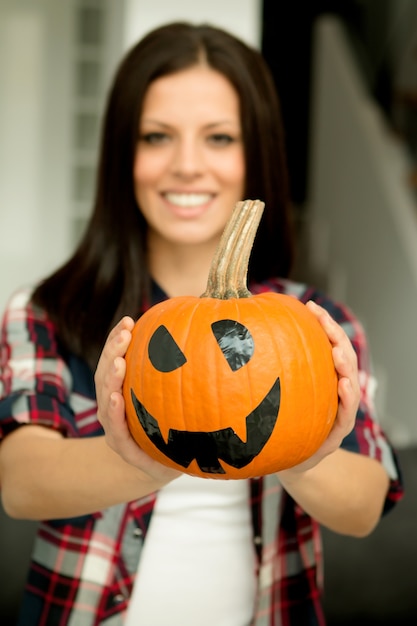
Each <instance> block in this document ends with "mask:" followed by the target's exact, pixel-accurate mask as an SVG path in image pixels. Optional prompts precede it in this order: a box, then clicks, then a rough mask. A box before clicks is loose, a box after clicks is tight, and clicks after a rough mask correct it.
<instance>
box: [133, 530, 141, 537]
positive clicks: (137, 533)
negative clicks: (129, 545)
mask: <svg viewBox="0 0 417 626" xmlns="http://www.w3.org/2000/svg"><path fill="white" fill-rule="evenodd" d="M142 535H143V531H142V529H141V528H135V530H134V531H133V536H134V537H142Z"/></svg>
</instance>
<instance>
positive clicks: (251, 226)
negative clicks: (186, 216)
mask: <svg viewBox="0 0 417 626" xmlns="http://www.w3.org/2000/svg"><path fill="white" fill-rule="evenodd" d="M263 208H264V204H263V203H262V202H260V201H257V200H256V201H249V200H248V201H245V202H240V203H237V205H236V207H235V210H234V212H233V214H232V217H231V219H230V220H229V223H228V225H227V226H226V228H225V231H224V233H223V236H222V239H221V241H220V244H219V247H218V250H217V253H216V255H215V258H214V259H213V264H212V267H211V270H210V275H209V280H208V286H207V290H206V292H205V293H204V294H203V295H202V296H201V297H200V298H197V297H189V296H184V297H176V298H171V299H169V300H166V301H164V302H161V303H159V304H157V305H155V306H153V307H152V308H150V309H149V310H148V311H147V312H146V313H145V314H144V315H143V316H142V317H141V318H140V319H139V320H138V321H137V323H136V325H135V328H134V330H133V337H132V341H131V343H130V346H129V349H128V352H127V354H126V361H127V372H126V378H125V382H124V388H123V393H124V397H125V402H126V415H127V421H128V425H129V428H130V431H131V433H132V436H133V437H134V439H135V440H136V442H137V443H138V445H139V446H140V447H141V448H142V449H143V450H145V451H146V452H147V453H148V454H149V455H150V456H152V457H153V458H155V459H157V460H158V461H160V462H161V463H163V464H165V465H167V466H170V467H174V468H176V469H180V470H182V471H183V472H185V473H188V474H192V475H196V476H203V477H209V478H221V479H228V478H248V477H252V476H260V475H264V474H270V473H272V472H276V471H279V470H282V469H286V468H289V467H292V466H294V465H296V464H298V463H300V462H302V461H304V460H306V459H307V458H308V457H310V456H311V455H312V454H313V453H314V452H315V451H316V450H317V449H318V448H319V447H320V445H321V444H322V443H323V441H324V440H325V439H326V437H327V435H328V433H329V431H330V429H331V427H332V424H333V421H334V418H335V415H336V411H337V403H338V398H337V375H336V372H335V369H334V364H333V359H332V354H331V345H330V343H329V340H328V338H327V336H326V334H325V333H324V331H323V329H322V328H321V326H320V324H319V322H318V321H317V320H316V318H315V317H314V315H313V314H312V313H311V312H310V311H309V310H308V308H307V307H306V306H305V305H304V304H302V303H301V302H299V301H298V300H296V299H295V298H293V297H291V296H287V295H282V294H276V293H263V294H259V295H256V296H252V294H251V293H250V292H249V291H248V290H247V287H246V274H247V267H248V259H249V255H250V250H251V247H252V244H253V240H254V237H255V233H256V229H257V226H258V224H259V220H260V218H261V215H262V211H263Z"/></svg>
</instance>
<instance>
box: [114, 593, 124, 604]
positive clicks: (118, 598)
mask: <svg viewBox="0 0 417 626" xmlns="http://www.w3.org/2000/svg"><path fill="white" fill-rule="evenodd" d="M124 601H125V597H124V595H123V594H122V593H117V594H116V595H115V596H114V598H113V602H114V603H115V604H120V603H121V602H124Z"/></svg>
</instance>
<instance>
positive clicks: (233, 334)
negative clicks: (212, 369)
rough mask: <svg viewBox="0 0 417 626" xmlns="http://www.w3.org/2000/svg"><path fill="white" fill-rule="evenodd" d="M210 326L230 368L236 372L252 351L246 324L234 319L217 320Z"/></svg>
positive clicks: (250, 337)
mask: <svg viewBox="0 0 417 626" xmlns="http://www.w3.org/2000/svg"><path fill="white" fill-rule="evenodd" d="M211 328H212V331H213V334H214V336H215V338H216V341H217V343H218V344H219V348H220V350H221V351H222V352H223V354H224V357H225V359H226V361H227V362H228V364H229V365H230V369H231V370H232V371H233V372H236V371H237V370H238V369H240V368H241V367H243V366H244V365H246V363H247V362H248V361H249V360H250V359H251V358H252V355H253V351H254V342H253V337H252V335H251V334H250V332H249V330H248V329H247V328H246V326H243V324H240V322H237V321H236V320H219V321H218V322H213V324H212V325H211Z"/></svg>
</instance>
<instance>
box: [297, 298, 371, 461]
mask: <svg viewBox="0 0 417 626" xmlns="http://www.w3.org/2000/svg"><path fill="white" fill-rule="evenodd" d="M306 306H307V307H308V308H309V310H310V311H311V312H312V313H313V314H314V315H315V317H316V318H317V319H318V321H319V322H320V324H321V326H322V328H323V330H324V331H325V333H326V335H327V336H328V338H329V341H330V343H331V344H332V355H333V361H334V366H335V369H336V372H337V376H338V395H339V406H338V411H337V415H336V419H335V421H334V424H333V427H332V429H331V431H330V433H329V435H328V437H327V439H326V441H325V442H324V443H323V444H322V446H321V447H320V448H319V449H318V450H317V452H316V453H315V454H313V455H312V456H311V457H310V458H308V459H307V460H306V461H304V462H303V463H300V464H299V465H296V466H295V467H294V468H291V470H289V471H293V472H303V471H305V470H308V469H310V468H312V467H314V466H315V465H317V464H318V463H320V461H321V460H322V459H324V457H326V456H328V455H329V454H331V453H332V452H334V451H335V450H337V449H338V448H339V447H340V444H341V443H342V440H343V439H344V438H345V437H346V435H348V434H349V433H350V432H351V430H352V429H353V428H354V426H355V419H356V413H357V410H358V406H359V400H360V387H359V378H358V363H357V358H356V353H355V351H354V349H353V346H352V343H351V341H350V339H349V337H348V336H347V335H346V333H345V331H344V330H343V328H342V327H341V326H339V324H337V322H335V321H334V319H333V318H332V317H331V316H330V315H329V313H328V312H327V311H326V310H325V309H323V308H322V307H321V306H319V305H318V304H316V303H315V302H312V301H310V302H307V305H306Z"/></svg>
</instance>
